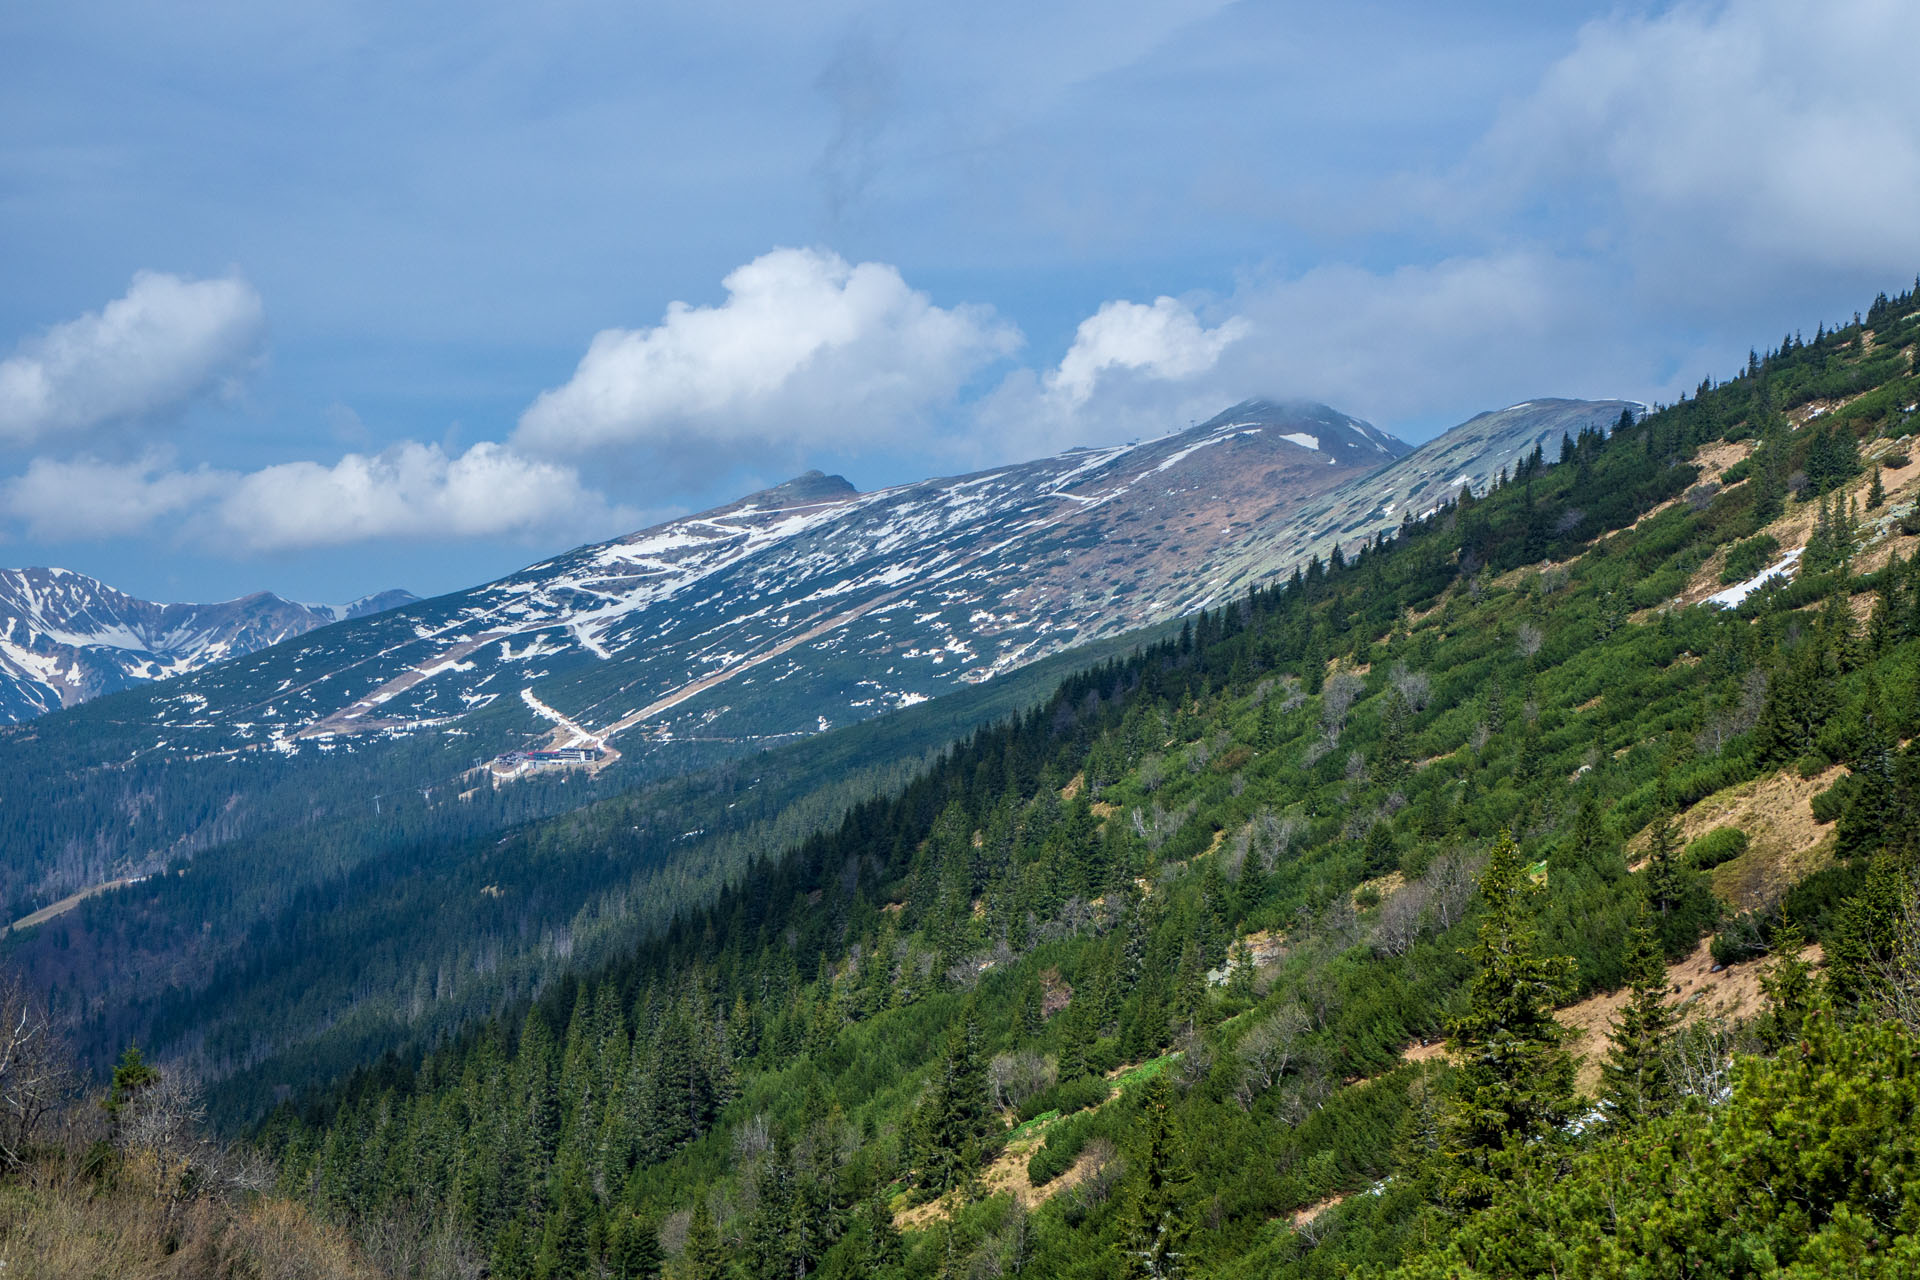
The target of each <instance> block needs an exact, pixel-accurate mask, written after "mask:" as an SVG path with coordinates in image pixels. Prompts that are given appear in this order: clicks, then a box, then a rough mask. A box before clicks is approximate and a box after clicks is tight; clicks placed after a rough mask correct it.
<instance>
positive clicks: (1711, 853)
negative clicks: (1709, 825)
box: [1687, 827, 1747, 871]
mask: <svg viewBox="0 0 1920 1280" xmlns="http://www.w3.org/2000/svg"><path fill="white" fill-rule="evenodd" d="M1746 851H1747V833H1746V832H1744V831H1742V830H1741V829H1740V828H1738V827H1715V828H1714V829H1713V830H1711V831H1709V832H1707V834H1705V835H1703V836H1701V837H1700V838H1699V839H1698V840H1695V841H1694V842H1693V843H1692V844H1690V845H1688V846H1687V861H1688V862H1689V863H1690V864H1692V866H1693V867H1694V869H1695V870H1697V871H1709V870H1711V869H1713V868H1714V867H1717V866H1719V865H1720V864H1721V863H1723V862H1731V861H1733V860H1734V859H1735V858H1737V857H1739V856H1740V855H1741V854H1743V853H1745V852H1746Z"/></svg>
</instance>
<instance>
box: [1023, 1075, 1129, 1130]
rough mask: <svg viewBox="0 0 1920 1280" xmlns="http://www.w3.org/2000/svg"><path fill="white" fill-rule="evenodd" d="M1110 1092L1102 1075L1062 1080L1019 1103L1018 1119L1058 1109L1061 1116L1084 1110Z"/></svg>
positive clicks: (1103, 1098)
mask: <svg viewBox="0 0 1920 1280" xmlns="http://www.w3.org/2000/svg"><path fill="white" fill-rule="evenodd" d="M1112 1092H1113V1089H1112V1086H1110V1085H1109V1084H1108V1083H1107V1081H1106V1079H1105V1078H1104V1077H1102V1076H1082V1077H1081V1078H1080V1079H1078V1080H1063V1081H1061V1082H1060V1083H1059V1084H1057V1085H1055V1086H1053V1088H1051V1089H1043V1090H1041V1091H1040V1092H1039V1093H1036V1094H1034V1095H1033V1096H1032V1097H1031V1098H1028V1099H1027V1100H1026V1102H1024V1103H1023V1104H1021V1107H1020V1119H1021V1120H1023V1121H1025V1120H1031V1119H1033V1118H1034V1117H1036V1116H1042V1115H1045V1114H1046V1113H1047V1112H1049V1111H1058V1112H1059V1113H1060V1114H1061V1115H1063V1116H1066V1115H1072V1114H1073V1113H1074V1112H1076V1111H1085V1110H1086V1109H1087V1108H1088V1107H1097V1106H1099V1105H1100V1104H1101V1103H1103V1102H1105V1101H1106V1100H1107V1096H1108V1095H1109V1094H1111V1093H1112Z"/></svg>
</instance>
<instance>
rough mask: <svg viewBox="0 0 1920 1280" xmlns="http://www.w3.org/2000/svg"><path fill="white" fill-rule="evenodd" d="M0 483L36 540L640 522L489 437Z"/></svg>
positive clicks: (282, 536)
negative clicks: (460, 447)
mask: <svg viewBox="0 0 1920 1280" xmlns="http://www.w3.org/2000/svg"><path fill="white" fill-rule="evenodd" d="M0 494H3V495H4V496H5V498H6V503H7V511H8V513H9V514H10V515H12V516H14V517H15V518H16V519H17V520H19V521H20V522H21V523H22V524H23V525H24V526H25V527H26V529H27V531H28V532H29V533H30V534H31V535H32V536H34V537H36V538H46V539H94V538H111V537H120V536H126V535H130V534H137V533H142V532H145V531H147V530H149V529H151V528H153V527H154V526H155V525H157V524H160V523H161V522H163V521H166V520H169V519H172V520H174V521H175V522H176V523H177V525H178V527H179V529H180V531H181V532H182V534H183V535H184V536H185V537H186V538H188V539H189V540H190V541H193V542H197V543H199V544H201V545H204V546H205V547H207V548H208V549H209V550H213V551H217V552H221V553H225V554H239V555H246V554H253V553H260V552H274V551H289V550H298V549H302V548H309V547H329V546H343V545H347V544H351V543H362V542H371V541H375V540H379V539H385V538H421V539H447V538H475V537H497V536H503V535H507V536H511V535H522V534H535V533H540V534H558V535H567V536H574V537H579V538H593V537H605V536H608V535H610V534H613V533H617V532H622V531H624V530H626V529H629V528H632V527H634V525H635V524H637V523H638V522H639V520H640V516H639V514H638V513H636V512H633V511H631V510H627V509H624V508H619V507H615V506H612V505H610V504H609V503H608V502H607V500H606V499H605V498H604V497H603V496H602V495H600V494H599V493H597V492H594V491H593V490H591V489H588V488H587V487H586V486H584V485H583V484H582V483H581V481H580V477H579V474H578V473H577V472H576V471H575V470H574V469H573V468H572V467H567V466H562V465H559V464H556V463H553V462H547V461H541V460H537V459H530V458H525V457H522V456H520V455H519V454H516V453H514V452H513V451H512V450H511V449H508V448H507V447H505V446H504V445H499V444H493V443H483V444H476V445H474V446H473V447H472V448H470V449H468V450H467V451H466V452H464V453H460V454H449V453H448V452H447V451H446V450H444V449H442V448H441V447H440V446H439V445H434V444H419V443H415V442H412V441H408V442H406V443H403V444H400V445H396V446H394V447H393V448H390V449H387V450H385V451H384V452H381V453H377V454H363V453H349V454H347V455H346V456H344V457H342V458H341V459H340V460H339V461H338V462H335V463H333V464H331V465H327V464H324V463H319V462H287V463H281V464H278V465H275V466H270V467H264V468H261V469H260V470H257V471H250V472H240V471H222V470H213V469H209V468H204V467H203V468H200V469H198V470H192V471H185V470H178V469H174V468H172V467H170V466H169V465H168V461H167V459H166V458H165V457H164V456H162V455H159V454H150V455H148V456H147V457H144V458H142V459H140V460H139V461H136V462H127V463H116V462H102V461H99V460H97V459H92V458H80V459H75V460H71V461H56V460H53V459H49V458H36V459H35V460H34V461H33V462H32V463H31V464H30V465H29V466H28V467H27V470H26V472H25V473H24V474H22V475H19V476H16V477H14V478H13V479H11V480H8V481H6V482H5V483H4V485H0Z"/></svg>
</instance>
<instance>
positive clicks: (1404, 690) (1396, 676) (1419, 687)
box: [1387, 662, 1433, 713]
mask: <svg viewBox="0 0 1920 1280" xmlns="http://www.w3.org/2000/svg"><path fill="white" fill-rule="evenodd" d="M1387 680H1388V681H1389V682H1390V683H1391V684H1392V685H1393V687H1394V688H1395V689H1398V690H1399V691H1400V696H1401V697H1402V698H1404V699H1405V700H1406V703H1407V709H1408V710H1409V711H1412V712H1415V713H1418V712H1421V711H1425V710H1426V709H1427V703H1428V702H1430V701H1432V699H1433V685H1432V682H1430V681H1429V680H1428V679H1427V677H1426V676H1425V675H1423V674H1421V673H1420V672H1418V671H1409V670H1407V664H1406V663H1404V662H1396V663H1394V664H1393V670H1392V671H1390V672H1389V673H1388V674H1387Z"/></svg>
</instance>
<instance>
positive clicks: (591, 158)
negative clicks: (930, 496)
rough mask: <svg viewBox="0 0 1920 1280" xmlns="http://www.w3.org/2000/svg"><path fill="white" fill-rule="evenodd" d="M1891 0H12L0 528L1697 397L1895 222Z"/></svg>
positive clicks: (330, 580) (271, 580)
mask: <svg viewBox="0 0 1920 1280" xmlns="http://www.w3.org/2000/svg"><path fill="white" fill-rule="evenodd" d="M1916 47H1920V6H1914V5H1912V4H1911V3H1908V2H1906V0H1836V2H1835V3H1830V4H1827V5H1822V6H1811V5H1805V4H1802V3H1787V2H1786V0H1730V2H1728V3H1721V4H1697V5H1677V6H1674V5H1650V4H1625V5H1608V6H1600V5H1581V4H1575V3H1566V4H1554V5H1540V4H1537V3H1527V4H1522V3H1511V4H1508V3H1480V4H1472V3H1464V4H1454V5H1447V6H1435V5H1427V4H1416V3H1371V4H1369V3H1359V4H1350V5H1341V6H1333V5H1324V4H1311V5H1309V4H1288V3H1265V4H1219V3H1210V2H1204V0H1192V2H1188V3H1168V4H1134V5H1127V4H1116V3H1113V2H1112V0H1107V2H1105V3H1098V4H1095V3H1085V4H1080V3H1067V4H1050V5H1042V6H1036V5H1033V4H1031V3H1027V4H1011V3H1008V4H998V3H973V4H968V5H965V6H959V5H954V6H931V5H899V6H886V5H873V4H852V3H836V2H834V0H825V2H823V3H817V4H813V5H807V6H792V5H755V4H711V3H709V4H702V5H673V4H649V5H636V4H631V3H625V4H614V3H597V2H590V3H566V2H561V3H553V4H547V5H542V6H523V5H514V6H508V5H495V4H489V3H484V2H478V3H463V4H458V5H455V4H422V5H412V6H393V5H377V4H372V3H365V4H362V3H337V4H308V5H302V6H262V5H249V4H239V3H232V4H215V3H204V4H195V3H187V4H182V5H169V6H154V5H149V4H135V3H98V4H90V3H80V4H74V5H41V6H27V5H17V6H9V7H8V8H7V9H6V10H5V11H4V12H0V119H4V121H5V127H4V128H3V129H0V563H8V564H60V565H66V566H69V567H72V568H76V569H81V570H84V571H87V572H92V573H95V574H97V575H99V576H101V577H103V578H105V579H107V580H108V581H110V582H113V583H115V584H116V585H119V586H122V587H124V588H126V589H128V590H131V591H133V592H135V593H137V594H141V595H146V596H150V597H155V598H162V599H205V598H218V597H225V596H231V595H235V594H239V593H241V592H243V591H247V590H253V589H258V588H270V589H274V590H279V591H282V592H283V593H286V594H290V595H295V596H298V597H302V598H306V599H343V598H347V597H350V596H354V595H358V594H362V593H364V592H368V591H372V590H376V589H380V588H384V587H387V586H395V585H398V586H406V587H409V588H411V589H413V590H415V591H419V592H422V593H431V592H438V591H444V590H449V589H452V588H455V587H458V586H462V585H466V584H469V583H472V582H476V581H480V580H484V579H487V578H490V577H493V576H497V575H498V574H500V573H502V572H505V571H507V570H510V569H512V568H514V567H516V566H518V565H520V564H523V563H527V562H529V561H531V560H534V559H537V558H539V557H541V556H543V555H545V554H548V553H550V552H551V551H553V550H556V549H559V548H561V547H565V546H570V545H573V544H575V543H577V542H579V541H581V540H584V539H587V538H591V537H600V536H606V535H610V534H614V533H618V532H623V531H626V530H628V529H631V528H634V527H638V526H639V525H641V524H644V523H646V522H648V521H649V520H652V519H656V518H660V517H662V516H665V515H669V514H674V513H678V512H682V511H687V510H693V509H697V508H699V507H701V506H705V505H709V504H711V503H713V502H716V501H721V500H724V499H726V498H729V497H732V496H734V495H736V494H738V493H740V492H743V491H745V490H747V489H749V488H752V487H756V486H758V485H760V484H764V483H771V482H774V481H778V480H780V479H783V478H785V477H787V476H788V475H791V474H793V473H795V472H797V471H800V470H803V469H805V468H806V467H809V466H819V467H823V468H825V469H828V470H837V471H841V472H843V473H844V474H846V475H847V476H848V477H849V478H850V479H852V480H853V481H854V482H855V483H856V484H858V485H861V486H862V487H871V486H875V485H880V484H884V483H889V482H893V481H898V480H903V479H910V478H916V477H918V476H922V475H927V474H938V473H945V472H952V471H958V470H965V469H970V468H974V467H979V466H983V465H988V464H991V463H994V462H998V461H1005V460H1009V459H1013V458H1019V457H1024V456H1030V455H1032V454H1035V453H1039V452H1045V451H1050V450H1053V449H1056V448H1062V447H1066V446H1069V445H1073V444H1079V443H1088V444H1091V443H1099V442H1103V441H1110V440H1123V439H1129V438H1133V437H1135V436H1139V435H1143V434H1151V433H1157V432H1159V431H1163V430H1166V429H1168V428H1170V427H1175V426H1184V425H1186V424H1187V423H1188V422H1190V421H1192V420H1193V419H1194V418H1196V417H1202V416H1206V415H1208V414H1211V413H1212V412H1215V411H1217V410H1218V409H1219V408H1222V407H1224V406H1225V405H1226V404H1228V403H1230V402H1232V401H1233V400H1236V399H1240V398H1242V397H1245V396H1248V395H1275V396H1301V397H1311V398H1316V399H1323V400H1326V401H1328V402H1329V403H1332V404H1334V405H1335V406H1337V407H1339V408H1341V409H1343V410H1346V411H1348V412H1352V413H1355V414H1358V415H1360V416H1362V417H1365V418H1368V419H1369V420H1371V421H1373V422H1375V423H1377V424H1379V425H1381V426H1383V427H1386V428H1387V429H1389V430H1393V431H1395V432H1397V433H1399V434H1401V435H1403V436H1405V437H1407V438H1409V439H1416V440H1417V439H1421V438H1424V437H1426V436H1428V435H1431V434H1432V433H1434V432H1435V431H1437V430H1440V429H1442V428H1444V427H1445V426H1447V425H1450V424H1452V423H1454V422H1457V421H1460V420H1462V419H1464V418H1466V417H1469V416H1471V415H1472V414H1473V413H1475V412H1478V411H1479V410H1482V409H1487V408H1497V407H1500V406H1502V405H1505V404H1509V403H1512V402H1515V401H1518V400H1523V399H1528V398H1531V397H1534V396H1541V395H1575V396H1625V397H1633V398H1638V399H1646V400H1652V399H1659V398H1671V397H1673V396H1674V395H1676V394H1678V393H1679V391H1680V390H1682V389H1684V388H1687V387H1690V386H1692V385H1693V384H1694V383H1696V382H1698V381H1699V379H1700V378H1701V377H1703V376H1705V375H1707V374H1714V375H1720V374H1724V373H1726V372H1728V371H1730V370H1731V369H1733V368H1734V367H1735V366H1736V365H1738V364H1739V363H1740V362H1741V361H1742V360H1743V359H1744V356H1745V353H1746V351H1747V349H1748V347H1749V346H1751V345H1766V344H1767V343H1769V342H1774V341H1777V340H1778V337H1779V335H1780V334H1781V333H1782V332H1784V331H1785V330H1787V329H1789V328H1793V327H1807V328H1811V327H1812V325H1813V324H1814V323H1816V322H1817V321H1820V320H1823V319H1824V320H1829V321H1831V320H1834V319H1836V318H1841V317H1845V316H1847V315H1850V314H1851V313H1852V312H1853V311H1854V310H1855V309H1857V308H1860V307H1863V306H1864V304H1865V303H1866V302H1867V301H1868V300H1869V299H1870V298H1871V297H1872V295H1873V293H1874V292H1876V291H1877V290H1879V289H1883V288H1884V289H1890V290H1891V289H1895V288H1898V287H1902V286H1903V285H1904V284H1905V283H1907V282H1909V281H1911V279H1912V278H1913V276H1914V273H1915V271H1916V269H1920V217H1917V216H1916V215H1915V213H1914V211H1915V210H1916V209H1920V110H1916V108H1915V106H1914V103H1913V100H1912V96H1911V81H1912V72H1911V51H1912V50H1913V49H1914V48H1916Z"/></svg>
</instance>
